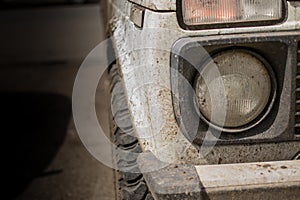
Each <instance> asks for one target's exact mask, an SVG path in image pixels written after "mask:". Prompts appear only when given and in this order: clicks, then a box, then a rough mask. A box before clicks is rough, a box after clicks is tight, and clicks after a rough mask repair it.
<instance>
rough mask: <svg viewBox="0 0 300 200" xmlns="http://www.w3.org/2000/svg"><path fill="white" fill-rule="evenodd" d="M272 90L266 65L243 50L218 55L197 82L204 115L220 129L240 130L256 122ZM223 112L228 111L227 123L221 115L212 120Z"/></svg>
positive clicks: (206, 66)
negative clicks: (219, 111)
mask: <svg viewBox="0 0 300 200" xmlns="http://www.w3.org/2000/svg"><path fill="white" fill-rule="evenodd" d="M214 69H217V70H214ZM215 71H218V73H216V72H215ZM223 90H224V91H223ZM271 90H272V87H271V78H270V75H269V72H268V70H267V69H266V66H265V64H264V63H263V62H262V61H261V60H260V59H259V58H258V57H256V56H255V55H254V54H252V53H249V52H248V51H241V50H228V51H225V52H222V53H219V54H217V55H216V56H215V57H214V58H213V60H211V61H210V62H208V63H207V64H206V65H205V66H204V67H203V68H202V69H201V71H200V74H199V76H198V77H197V78H196V80H195V92H196V103H197V106H198V107H199V111H200V113H201V115H202V116H204V117H205V119H207V121H209V122H210V123H213V124H215V125H217V126H221V127H241V126H244V125H246V124H248V123H250V122H251V121H253V120H254V119H255V118H257V117H258V116H259V115H260V114H261V113H262V112H263V110H264V109H265V107H266V106H267V104H268V102H269V98H270V96H271ZM224 102H225V103H224ZM222 109H223V110H224V109H226V116H225V120H224V117H223V119H222V117H221V116H220V117H218V115H215V116H214V118H213V119H212V111H214V112H216V111H218V110H222Z"/></svg>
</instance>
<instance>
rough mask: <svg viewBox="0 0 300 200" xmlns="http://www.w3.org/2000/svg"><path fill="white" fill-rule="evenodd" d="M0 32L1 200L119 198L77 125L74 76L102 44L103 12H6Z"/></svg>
mask: <svg viewBox="0 0 300 200" xmlns="http://www.w3.org/2000/svg"><path fill="white" fill-rule="evenodd" d="M0 27H1V28H0V29H1V33H0V35H1V37H0V43H1V44H2V46H1V51H0V82H1V84H0V106H2V109H1V110H2V115H1V126H2V136H3V137H2V139H3V140H2V141H4V142H3V143H4V145H2V152H5V153H4V158H5V159H4V160H5V165H4V166H5V168H6V170H5V171H4V173H5V178H4V180H3V181H4V183H5V185H6V188H5V193H4V196H5V198H3V199H100V200H110V199H114V198H115V194H114V184H113V171H112V170H111V169H110V168H109V167H106V166H104V165H103V164H101V163H100V162H99V161H97V160H96V159H94V158H93V157H92V156H91V155H90V154H89V153H88V152H87V150H86V149H85V147H84V146H83V145H82V143H81V141H80V139H79V137H78V135H77V133H76V129H75V126H74V123H73V120H72V107H71V106H72V102H71V95H72V89H73V83H74V79H75V77H76V73H77V70H78V68H79V66H80V64H81V62H82V61H83V59H84V57H85V56H86V55H87V54H88V53H89V52H90V51H91V50H92V49H93V48H94V47H95V46H96V45H97V44H98V43H99V42H100V41H102V40H104V29H103V25H102V24H101V17H100V14H99V7H98V6H97V5H88V6H73V7H51V8H38V9H30V10H20V9H19V10H4V11H1V12H0ZM103 67H105V66H103ZM108 85H109V81H108V80H107V75H105V76H104V77H103V79H102V83H101V84H99V87H98V91H97V98H96V108H97V112H98V113H97V115H98V118H99V120H100V123H101V124H102V125H103V128H104V129H105V130H106V132H108V104H109V95H108V90H107V89H108Z"/></svg>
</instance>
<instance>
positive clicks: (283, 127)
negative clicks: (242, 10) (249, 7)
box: [171, 32, 300, 144]
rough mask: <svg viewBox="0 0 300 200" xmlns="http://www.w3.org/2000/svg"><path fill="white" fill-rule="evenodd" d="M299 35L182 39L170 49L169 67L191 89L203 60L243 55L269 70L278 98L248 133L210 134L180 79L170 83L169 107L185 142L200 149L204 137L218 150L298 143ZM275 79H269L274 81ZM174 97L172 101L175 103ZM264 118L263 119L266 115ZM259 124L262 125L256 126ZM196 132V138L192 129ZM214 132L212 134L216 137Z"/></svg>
mask: <svg viewBox="0 0 300 200" xmlns="http://www.w3.org/2000/svg"><path fill="white" fill-rule="evenodd" d="M299 41H300V35H299V33H298V32H294V33H293V32H289V33H288V32H287V33H280V34H278V33H277V34H276V33H263V34H259V35H257V34H243V35H234V36H230V35H228V36H222V39H219V36H211V37H206V38H205V39H203V38H200V37H199V38H197V37H193V38H182V39H180V40H178V41H177V42H176V43H175V44H174V46H173V49H172V52H173V53H172V54H171V67H172V70H175V71H177V72H178V73H179V74H180V75H181V76H183V77H184V79H186V80H187V81H188V82H189V84H190V85H191V86H193V84H194V80H195V77H197V74H198V73H199V72H198V71H199V67H201V65H203V63H204V60H205V59H206V57H207V55H214V54H215V53H216V52H223V51H227V50H228V49H246V50H247V51H251V52H255V54H258V55H260V56H261V57H263V58H264V59H266V60H267V62H268V63H269V64H270V66H271V68H272V70H273V71H274V76H275V77H273V78H274V79H275V80H276V84H277V86H276V89H275V90H276V92H275V91H274V92H275V93H276V95H275V97H274V98H272V99H270V101H273V105H272V106H271V109H270V110H269V111H268V112H267V114H266V116H264V118H262V117H263V116H262V115H260V116H258V117H257V119H256V121H260V122H259V123H254V125H253V126H251V128H249V129H243V128H241V129H238V128H237V131H228V130H229V129H227V130H226V129H221V135H218V132H219V131H220V130H217V129H216V130H215V129H214V128H212V129H211V131H210V132H208V131H207V130H208V129H209V124H208V123H207V122H205V121H204V120H203V118H201V116H200V115H199V112H198V111H197V110H196V109H195V104H194V98H195V97H194V93H193V92H191V91H190V90H188V89H187V88H186V87H187V86H186V84H184V83H180V79H178V76H176V75H173V74H174V73H171V74H172V77H171V85H172V91H173V92H174V93H176V94H174V95H173V97H174V98H173V104H174V105H173V106H174V112H175V116H176V120H177V122H178V124H179V125H180V126H181V127H183V128H184V131H183V132H184V133H186V136H187V138H188V139H190V140H191V141H192V142H194V143H199V144H201V143H203V140H204V138H205V137H206V136H207V135H206V134H211V136H210V137H208V138H210V139H211V142H217V144H237V143H238V144H240V143H247V144H249V143H254V142H255V143H257V142H282V141H295V140H300V134H299V133H300V89H298V88H300V45H299V43H300V42H299ZM272 76H273V75H272ZM175 96H176V97H175ZM263 113H266V111H264V112H263ZM260 119H261V120H260ZM195 125H196V126H197V127H198V131H197V134H196V136H194V134H193V133H192V132H193V130H191V129H192V127H195ZM214 130H215V131H214Z"/></svg>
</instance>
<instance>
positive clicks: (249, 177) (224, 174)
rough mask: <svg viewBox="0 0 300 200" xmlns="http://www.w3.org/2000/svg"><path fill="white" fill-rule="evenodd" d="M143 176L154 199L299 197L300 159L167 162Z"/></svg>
mask: <svg viewBox="0 0 300 200" xmlns="http://www.w3.org/2000/svg"><path fill="white" fill-rule="evenodd" d="M152 163H153V161H152ZM141 166H146V165H141ZM142 170H143V167H142ZM145 170H147V169H145ZM144 177H145V179H146V181H147V183H148V186H149V188H150V190H151V192H152V194H153V196H154V198H155V199H158V200H160V199H163V200H166V199H172V200H174V199H188V200H189V199H214V200H219V199H220V200H226V199H243V200H247V199H251V200H252V199H264V200H266V199H272V200H274V199H281V200H282V199H289V200H293V199H295V200H296V199H299V198H300V160H292V161H290V160H287V161H275V162H258V163H239V164H224V165H200V166H194V165H170V166H168V167H166V168H163V169H161V170H159V171H155V172H150V173H146V174H144Z"/></svg>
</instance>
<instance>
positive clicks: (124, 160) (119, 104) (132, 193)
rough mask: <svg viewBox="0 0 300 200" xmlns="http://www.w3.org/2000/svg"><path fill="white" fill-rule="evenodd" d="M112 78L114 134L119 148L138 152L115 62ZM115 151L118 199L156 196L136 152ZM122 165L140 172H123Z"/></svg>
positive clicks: (112, 133) (127, 199)
mask: <svg viewBox="0 0 300 200" xmlns="http://www.w3.org/2000/svg"><path fill="white" fill-rule="evenodd" d="M109 74H110V78H111V87H110V93H111V106H112V109H111V110H112V112H111V122H112V123H111V127H110V129H111V136H112V139H113V140H114V143H115V144H116V146H117V148H121V149H123V150H126V151H130V152H134V153H139V152H141V147H140V145H139V143H138V140H137V138H136V137H135V136H134V129H133V127H132V124H131V119H130V114H129V111H128V105H127V101H126V97H125V94H124V87H123V84H122V80H121V76H120V74H119V71H118V67H117V65H116V64H114V65H112V66H111V68H110V69H109ZM114 155H116V156H115V158H114V163H115V167H116V168H117V169H118V170H115V186H116V187H115V188H116V199H118V200H121V199H122V200H152V199H154V198H153V197H152V195H151V193H150V191H149V189H148V186H147V183H146V182H145V180H144V178H143V175H142V174H141V173H139V169H138V166H137V163H136V156H134V155H126V156H124V155H118V154H114ZM122 169H134V171H135V172H137V173H129V172H124V171H123V170H122Z"/></svg>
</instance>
